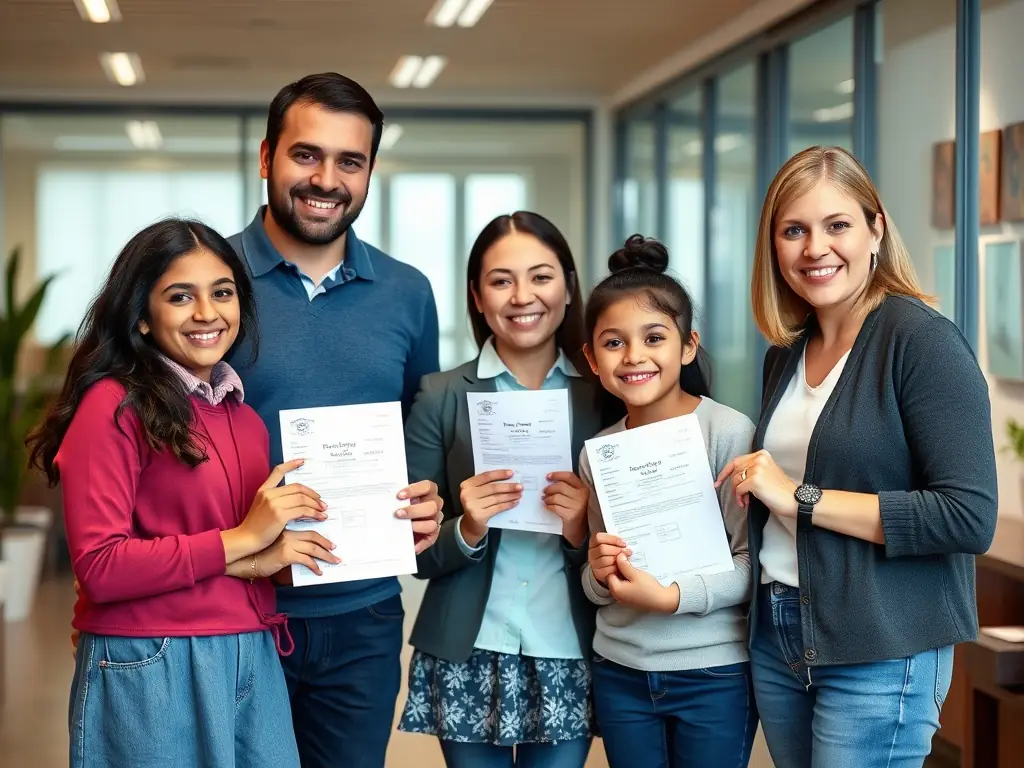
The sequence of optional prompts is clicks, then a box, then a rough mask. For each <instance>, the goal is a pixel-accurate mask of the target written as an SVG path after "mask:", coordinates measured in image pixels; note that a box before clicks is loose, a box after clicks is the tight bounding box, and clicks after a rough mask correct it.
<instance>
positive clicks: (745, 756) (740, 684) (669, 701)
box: [591, 656, 757, 768]
mask: <svg viewBox="0 0 1024 768" xmlns="http://www.w3.org/2000/svg"><path fill="white" fill-rule="evenodd" d="M591 669H592V673H593V678H594V712H595V714H596V716H597V724H598V727H599V728H600V730H601V736H602V737H603V738H604V748H605V752H606V754H607V755H608V764H609V765H610V766H611V768H745V766H746V765H747V762H748V761H749V759H750V748H751V745H752V744H753V742H754V732H755V731H756V730H757V712H756V710H755V709H754V695H753V691H752V690H751V684H750V665H749V664H748V663H746V662H743V663H740V664H729V665H728V666H724V667H711V668H709V669H691V670H686V671H682V672H642V671H640V670H636V669H629V668H628V667H624V666H621V665H620V664H616V663H615V662H613V661H609V660H607V659H603V658H601V657H599V656H595V658H594V663H593V664H592V666H591Z"/></svg>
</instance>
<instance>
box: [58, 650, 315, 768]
mask: <svg viewBox="0 0 1024 768" xmlns="http://www.w3.org/2000/svg"><path fill="white" fill-rule="evenodd" d="M68 726H69V736H70V756H71V760H70V765H71V768H155V767H156V766H166V768H178V767H179V766H186V765H202V766H210V768H220V767H221V766H234V765H266V766H274V768H278V766H286V767H287V768H298V766H299V755H298V751H297V749H296V747H295V734H294V732H293V731H292V718H291V713H290V712H289V711H288V692H287V689H286V688H285V683H284V675H283V674H282V672H281V663H280V661H279V660H278V655H277V648H276V646H275V645H274V640H273V638H272V637H271V635H270V633H269V632H251V633H245V634H240V635H220V636H215V637H165V638H159V637H158V638H143V637H109V636H97V635H92V634H89V633H86V632H83V633H82V635H81V636H80V637H79V639H78V650H77V652H76V654H75V675H74V678H73V679H72V682H71V701H70V706H69V712H68Z"/></svg>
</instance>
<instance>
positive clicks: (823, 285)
mask: <svg viewBox="0 0 1024 768" xmlns="http://www.w3.org/2000/svg"><path fill="white" fill-rule="evenodd" d="M772 238H773V242H774V245H775V254H776V258H777V260H778V266H779V271H780V272H781V273H782V277H783V278H784V279H785V281H786V283H788V284H789V287H790V288H792V289H793V291H794V292H795V293H796V294H797V295H798V296H800V297H801V298H802V299H804V300H805V301H806V302H807V303H808V304H810V305H811V306H812V307H814V309H815V310H823V309H831V308H835V307H845V308H852V307H853V306H854V305H855V304H856V303H857V300H858V299H859V298H860V296H861V295H862V294H863V293H864V289H865V288H866V287H867V285H868V283H869V282H870V279H871V271H872V268H871V254H872V253H877V252H878V248H879V242H880V241H881V239H882V220H881V216H878V217H876V220H875V221H872V222H871V223H870V226H869V223H868V221H867V219H866V218H865V217H864V211H863V209H862V208H861V206H860V205H858V203H857V202H856V201H855V200H853V199H852V198H850V197H847V196H845V195H844V194H842V193H841V192H840V191H839V190H838V189H837V188H836V187H835V186H834V185H833V184H832V182H830V181H829V180H828V179H822V180H821V181H819V182H818V183H817V184H816V185H815V186H814V188H813V189H811V190H810V191H809V192H807V193H806V194H805V195H802V196H801V197H799V198H797V199H796V200H794V201H793V202H792V203H791V204H790V205H788V206H786V207H784V208H781V209H780V210H779V214H778V216H777V217H776V222H775V225H774V230H773V233H772Z"/></svg>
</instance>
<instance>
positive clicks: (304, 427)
mask: <svg viewBox="0 0 1024 768" xmlns="http://www.w3.org/2000/svg"><path fill="white" fill-rule="evenodd" d="M280 418H281V436H282V449H283V452H284V456H285V458H286V459H287V458H291V457H296V456H302V457H305V459H306V461H305V463H304V464H303V465H302V466H301V467H299V468H297V469H295V470H293V471H292V472H291V473H290V476H289V478H288V479H289V481H295V480H300V481H302V484H303V485H306V486H308V487H309V488H311V489H313V490H314V491H315V492H316V493H317V494H319V495H320V497H321V498H322V499H323V500H324V501H325V502H326V504H327V510H326V511H327V519H326V520H323V521H317V522H302V521H296V522H293V523H290V524H289V526H288V527H289V528H290V529H292V530H316V531H317V532H318V533H320V534H322V535H323V536H324V538H326V539H327V540H328V541H330V542H331V543H333V544H334V545H335V549H334V554H335V555H337V556H338V557H340V559H341V562H340V563H337V564H331V563H324V564H323V565H321V570H322V575H321V576H317V575H316V574H315V573H314V572H313V571H311V570H310V569H308V568H306V567H305V566H301V565H295V566H292V583H293V584H294V585H295V586H296V587H301V586H306V585H308V584H321V583H325V582H332V581H354V580H361V579H372V578H380V577H383V576H397V575H400V574H409V573H415V572H416V551H415V545H414V537H413V527H412V523H411V522H410V520H409V519H404V520H403V519H400V518H399V517H398V516H397V515H396V510H397V508H398V507H399V505H400V504H401V501H399V499H398V495H399V493H401V492H402V491H403V490H405V491H407V492H408V491H409V490H413V489H411V488H408V487H407V486H408V476H407V474H406V467H405V438H404V435H403V433H402V410H401V404H400V403H397V402H394V403H369V404H362V405H346V406H330V407H324V408H304V409H295V410H284V411H281V414H280ZM421 491H425V492H427V494H428V496H429V495H430V493H429V492H430V485H427V486H425V487H424V488H422V489H421ZM413 492H416V491H415V490H414V491H413ZM425 504H426V506H424V505H423V502H422V501H421V503H420V504H418V505H417V506H419V507H420V508H419V509H418V510H415V512H416V514H417V515H418V516H419V515H423V514H427V515H429V514H431V513H433V514H435V515H436V508H435V509H432V507H433V506H434V502H432V501H430V500H429V499H428V500H427V501H426V502H425ZM426 522H427V525H428V526H430V527H431V529H432V528H433V526H435V525H436V522H431V521H426ZM422 523H423V521H421V527H422ZM428 535H429V534H428Z"/></svg>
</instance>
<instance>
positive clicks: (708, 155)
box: [700, 79, 718, 386]
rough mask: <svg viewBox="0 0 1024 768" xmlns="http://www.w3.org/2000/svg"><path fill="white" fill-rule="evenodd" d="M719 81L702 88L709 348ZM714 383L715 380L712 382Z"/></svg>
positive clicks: (712, 344) (711, 345) (705, 312)
mask: <svg viewBox="0 0 1024 768" xmlns="http://www.w3.org/2000/svg"><path fill="white" fill-rule="evenodd" d="M717 110H718V81H717V80H714V79H708V80H705V81H704V83H703V86H702V88H701V107H700V120H701V178H702V179H703V182H704V237H703V240H704V306H703V307H701V308H700V309H701V312H702V314H703V316H704V323H702V325H703V327H704V329H705V330H704V332H705V334H706V335H707V337H708V344H706V346H707V347H708V348H709V349H714V347H715V329H714V327H713V323H711V306H712V304H713V303H714V301H715V296H714V293H713V292H712V286H713V284H714V280H712V275H711V269H712V266H713V260H712V256H711V253H712V252H711V249H712V247H713V245H714V244H713V242H712V240H713V238H714V215H715V209H716V207H717V205H716V201H715V195H716V185H717V181H716V179H715V173H716V172H717V169H716V166H717V164H718V163H717V158H716V157H715V136H716V135H717V133H718V126H717V122H718V114H717ZM712 386H714V384H712Z"/></svg>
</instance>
